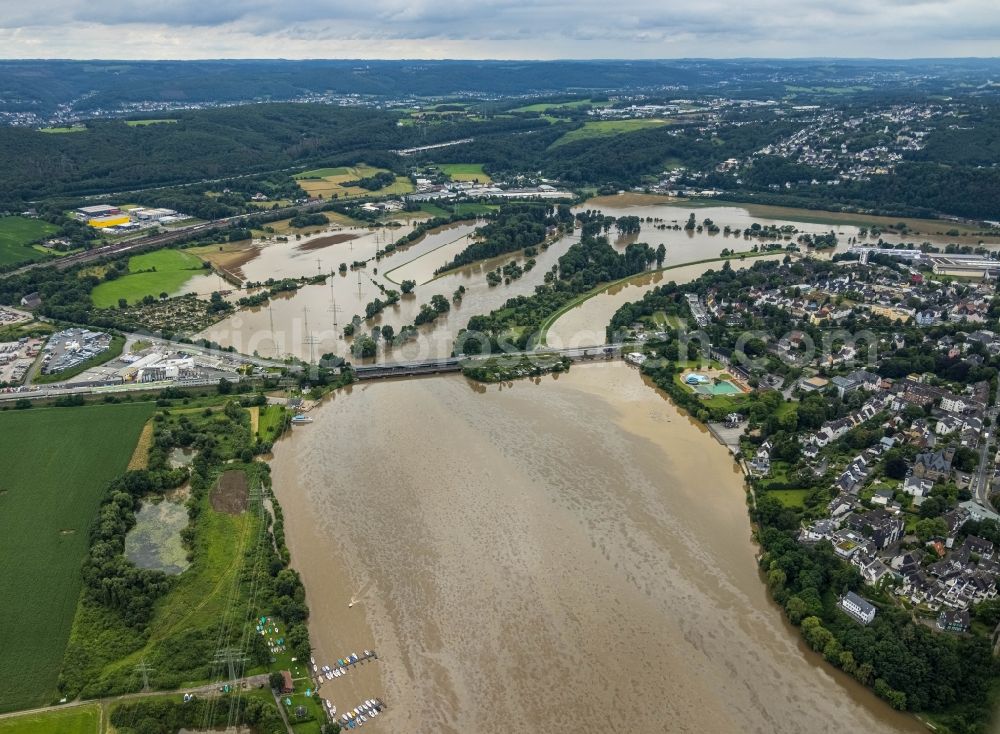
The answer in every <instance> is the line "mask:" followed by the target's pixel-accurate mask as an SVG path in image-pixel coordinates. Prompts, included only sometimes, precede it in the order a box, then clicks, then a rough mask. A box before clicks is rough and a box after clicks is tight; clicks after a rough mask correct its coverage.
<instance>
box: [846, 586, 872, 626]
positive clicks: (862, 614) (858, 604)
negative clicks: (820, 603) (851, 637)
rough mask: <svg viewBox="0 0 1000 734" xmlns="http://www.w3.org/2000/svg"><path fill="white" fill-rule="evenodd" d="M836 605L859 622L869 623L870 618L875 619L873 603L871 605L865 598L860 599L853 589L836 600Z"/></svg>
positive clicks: (870, 621)
mask: <svg viewBox="0 0 1000 734" xmlns="http://www.w3.org/2000/svg"><path fill="white" fill-rule="evenodd" d="M837 606H839V607H840V608H841V609H842V610H843V611H844V612H846V613H847V615H848V616H850V617H851V618H852V619H854V620H855V621H857V622H860V623H861V624H864V625H868V624H871V623H872V620H873V619H875V611H876V610H875V607H874V605H872V603H871V602H869V601H868V600H867V599H862V598H861V597H860V596H858V595H857V594H855V593H854V592H853V591H848V592H847V593H846V594H844V596H843V597H841V599H840V601H839V602H837Z"/></svg>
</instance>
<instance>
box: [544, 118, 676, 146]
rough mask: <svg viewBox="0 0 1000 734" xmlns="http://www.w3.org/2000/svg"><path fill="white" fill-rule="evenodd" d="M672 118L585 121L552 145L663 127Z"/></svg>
mask: <svg viewBox="0 0 1000 734" xmlns="http://www.w3.org/2000/svg"><path fill="white" fill-rule="evenodd" d="M670 122H671V121H670V120H656V119H650V118H642V119H637V120H594V121H591V122H585V123H584V124H583V127H578V128H577V129H576V130H570V131H569V132H568V133H566V134H565V135H563V136H562V137H561V138H559V139H558V140H557V141H556V142H554V143H553V144H552V147H555V146H557V145H565V144H566V143H572V142H575V141H577V140H587V139H589V138H605V137H610V136H612V135H624V134H625V133H634V132H636V131H637V130H647V129H649V128H653V127H662V126H664V125H669V124H670Z"/></svg>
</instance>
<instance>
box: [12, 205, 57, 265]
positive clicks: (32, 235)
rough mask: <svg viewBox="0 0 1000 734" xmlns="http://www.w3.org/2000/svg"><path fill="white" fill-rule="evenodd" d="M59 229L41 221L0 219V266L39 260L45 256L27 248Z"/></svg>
mask: <svg viewBox="0 0 1000 734" xmlns="http://www.w3.org/2000/svg"><path fill="white" fill-rule="evenodd" d="M58 230H59V228H58V227H57V226H56V225H54V224H49V223H48V222H44V221H42V220H41V219H29V218H28V217H16V216H15V217H0V265H12V264H14V263H19V262H28V261H30V260H41V259H42V258H44V257H45V254H44V253H42V252H39V251H38V250H35V249H34V248H32V247H30V246H29V243H31V242H35V241H36V240H39V239H41V238H43V237H47V236H48V235H51V234H55V233H56V232H57V231H58Z"/></svg>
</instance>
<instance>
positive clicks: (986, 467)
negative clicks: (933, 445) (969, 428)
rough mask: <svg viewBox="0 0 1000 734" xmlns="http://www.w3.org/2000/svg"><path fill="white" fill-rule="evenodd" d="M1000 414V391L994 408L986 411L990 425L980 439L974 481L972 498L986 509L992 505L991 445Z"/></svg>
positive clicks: (985, 426) (991, 407)
mask: <svg viewBox="0 0 1000 734" xmlns="http://www.w3.org/2000/svg"><path fill="white" fill-rule="evenodd" d="M998 413H1000V391H998V392H997V399H996V401H995V402H994V404H993V405H992V406H990V407H989V408H987V410H986V418H988V419H989V420H988V421H985V420H984V421H983V422H984V423H987V422H988V423H989V425H984V426H983V432H982V434H981V435H980V437H979V467H978V468H977V469H976V476H975V478H974V479H973V486H972V496H973V497H974V498H975V499H976V501H977V502H979V503H980V504H982V505H983V506H985V507H988V508H992V505H990V485H991V484H992V479H993V466H994V462H993V457H992V456H989V451H990V445H991V444H992V443H993V441H992V437H993V435H994V432H995V431H996V430H997V426H996V420H997V415H998Z"/></svg>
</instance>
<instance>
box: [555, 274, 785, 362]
mask: <svg viewBox="0 0 1000 734" xmlns="http://www.w3.org/2000/svg"><path fill="white" fill-rule="evenodd" d="M783 257H784V254H774V255H762V256H760V257H751V258H746V259H745V260H731V261H730V265H731V266H732V267H733V269H734V270H743V269H744V268H749V267H751V266H752V265H753V264H754V263H755V262H757V261H758V260H779V259H781V258H783ZM721 265H722V264H721V263H718V262H714V263H700V264H697V265H681V266H678V267H673V268H670V269H668V270H661V271H656V272H651V273H643V274H641V275H637V276H635V277H634V278H629V279H628V280H626V281H624V282H621V283H615V284H614V285H612V286H609V287H608V288H607V289H606V290H604V291H603V292H601V293H598V294H597V295H595V296H594V297H593V298H588V299H587V300H586V301H584V302H583V303H581V304H579V305H578V306H574V307H573V308H571V309H570V310H569V311H567V312H566V313H564V314H563V315H562V316H560V317H559V318H558V319H556V321H555V323H553V324H552V326H550V327H549V331H548V333H547V335H546V340H545V341H546V344H547V345H548V346H550V347H554V348H556V349H561V348H567V347H586V346H590V345H592V344H602V343H604V340H605V339H606V336H607V334H606V331H605V327H606V326H607V325H608V324H609V323H611V317H612V316H614V315H615V312H616V311H617V310H618V309H619V308H621V307H622V306H624V305H625V304H626V303H631V302H633V301H638V300H641V299H642V297H643V296H644V295H645V294H646V293H647V292H649V291H651V290H653V289H654V288H658V287H659V286H661V285H665V284H667V283H669V282H671V281H673V282H675V283H690V282H691V281H692V280H695V279H696V278H699V277H701V276H702V275H704V274H705V273H706V272H708V271H709V270H718V269H719V268H720V267H721Z"/></svg>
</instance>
